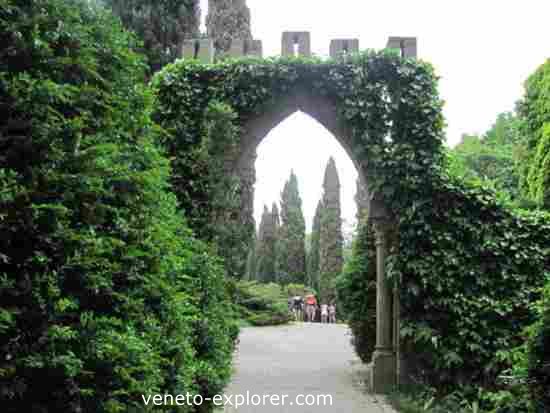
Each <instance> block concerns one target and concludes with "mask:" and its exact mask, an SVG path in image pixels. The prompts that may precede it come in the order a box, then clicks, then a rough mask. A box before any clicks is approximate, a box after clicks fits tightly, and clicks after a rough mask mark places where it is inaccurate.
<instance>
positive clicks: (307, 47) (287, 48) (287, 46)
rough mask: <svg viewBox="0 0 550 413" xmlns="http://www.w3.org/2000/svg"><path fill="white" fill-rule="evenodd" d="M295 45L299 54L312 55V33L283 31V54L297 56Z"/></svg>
mask: <svg viewBox="0 0 550 413" xmlns="http://www.w3.org/2000/svg"><path fill="white" fill-rule="evenodd" d="M294 46H298V47H297V49H298V50H297V52H298V55H299V56H305V57H310V56H311V35H310V33H309V32H283V38H282V41H281V55H282V56H295V52H294Z"/></svg>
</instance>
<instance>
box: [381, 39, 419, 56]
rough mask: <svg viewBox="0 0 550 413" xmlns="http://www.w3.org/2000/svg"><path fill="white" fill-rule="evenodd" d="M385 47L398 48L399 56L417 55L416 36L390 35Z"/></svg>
mask: <svg viewBox="0 0 550 413" xmlns="http://www.w3.org/2000/svg"><path fill="white" fill-rule="evenodd" d="M386 48H388V49H399V50H401V56H402V57H406V58H408V57H410V58H414V59H416V58H417V55H418V51H417V40H416V37H390V38H389V39H388V44H387V45H386Z"/></svg>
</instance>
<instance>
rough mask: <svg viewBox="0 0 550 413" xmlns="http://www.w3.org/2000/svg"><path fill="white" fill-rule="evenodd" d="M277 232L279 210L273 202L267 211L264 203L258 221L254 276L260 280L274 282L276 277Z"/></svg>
mask: <svg viewBox="0 0 550 413" xmlns="http://www.w3.org/2000/svg"><path fill="white" fill-rule="evenodd" d="M278 232H279V210H278V208H277V205H276V204H275V203H273V206H272V210H271V212H269V209H268V208H267V206H265V205H264V212H263V214H262V219H261V221H260V228H259V234H258V249H257V259H256V265H257V274H256V278H257V279H258V280H259V281H262V282H274V281H275V280H276V278H277V235H278Z"/></svg>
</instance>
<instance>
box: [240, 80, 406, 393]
mask: <svg viewBox="0 0 550 413" xmlns="http://www.w3.org/2000/svg"><path fill="white" fill-rule="evenodd" d="M297 111H300V112H303V113H305V114H307V115H309V116H310V117H311V118H313V119H314V120H316V121H317V122H319V123H320V124H321V125H323V126H324V127H325V128H326V129H327V130H328V131H329V132H331V134H332V135H333V136H334V137H335V138H336V140H337V141H338V142H339V143H340V144H341V145H342V147H343V148H344V150H345V151H346V153H347V154H348V156H349V158H350V159H351V160H352V162H353V164H354V165H355V167H356V169H357V172H358V174H359V180H360V182H361V184H362V185H363V186H364V188H365V189H366V191H367V195H368V182H367V181H366V179H365V176H366V170H367V168H368V165H366V164H362V163H360V162H358V161H357V159H356V158H355V157H354V154H353V151H352V150H351V141H350V131H349V130H348V128H347V127H346V125H345V124H344V123H342V122H341V121H340V117H339V116H338V108H337V107H336V106H335V104H334V103H333V102H331V101H330V100H329V99H327V98H325V97H323V96H321V95H318V94H317V95H314V94H312V93H310V92H309V91H308V90H306V89H304V88H297V89H296V90H294V91H293V92H292V93H291V94H289V95H287V96H285V97H284V98H282V99H280V100H279V101H278V102H277V104H276V105H274V106H272V107H269V108H268V109H267V110H266V111H265V112H262V113H261V114H258V115H256V116H253V117H250V118H248V119H247V120H246V121H245V122H244V124H243V126H242V133H241V144H240V149H239V153H240V157H239V158H238V159H237V160H236V162H235V169H236V170H237V171H238V172H237V174H238V175H239V176H240V180H241V182H242V183H243V184H244V188H247V190H246V191H245V192H244V193H243V194H242V198H241V199H242V201H243V204H242V211H244V212H245V213H246V214H247V215H250V216H252V213H253V202H254V192H253V185H254V181H255V170H254V163H255V160H256V148H257V146H258V145H259V144H260V143H261V141H262V140H263V139H264V138H265V137H266V136H267V135H268V134H269V133H270V132H271V131H272V130H273V129H274V128H276V127H277V126H278V125H279V124H280V123H281V122H283V121H284V120H285V119H287V118H288V117H289V116H290V115H292V114H293V113H295V112H297ZM368 199H369V205H368V206H367V208H368V211H369V220H371V222H373V224H374V230H375V233H376V254H377V262H376V274H377V304H376V308H377V314H376V320H377V323H376V324H377V327H376V350H375V352H374V354H373V358H372V367H371V369H370V385H371V388H372V390H373V391H375V392H377V393H383V392H387V391H389V390H390V389H391V388H392V387H393V386H395V385H396V384H397V383H398V376H399V373H398V372H399V362H398V359H399V350H398V349H399V339H398V331H399V311H398V308H399V307H398V297H399V296H398V294H396V293H394V289H393V288H392V287H391V286H390V285H389V283H388V282H387V280H386V269H385V257H386V255H387V250H388V248H389V245H390V243H391V234H392V233H393V232H394V229H393V220H392V219H391V216H390V214H389V213H388V210H387V208H386V207H385V206H384V203H383V202H382V201H380V200H377V199H375V198H373V197H372V196H370V195H368Z"/></svg>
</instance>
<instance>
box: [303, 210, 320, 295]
mask: <svg viewBox="0 0 550 413" xmlns="http://www.w3.org/2000/svg"><path fill="white" fill-rule="evenodd" d="M322 211H323V202H322V201H321V200H319V202H318V203H317V209H316V210H315V216H314V217H313V225H312V229H311V246H310V249H309V254H308V260H307V285H308V286H310V287H312V288H313V289H315V290H316V291H319V241H320V236H321V213H322Z"/></svg>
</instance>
